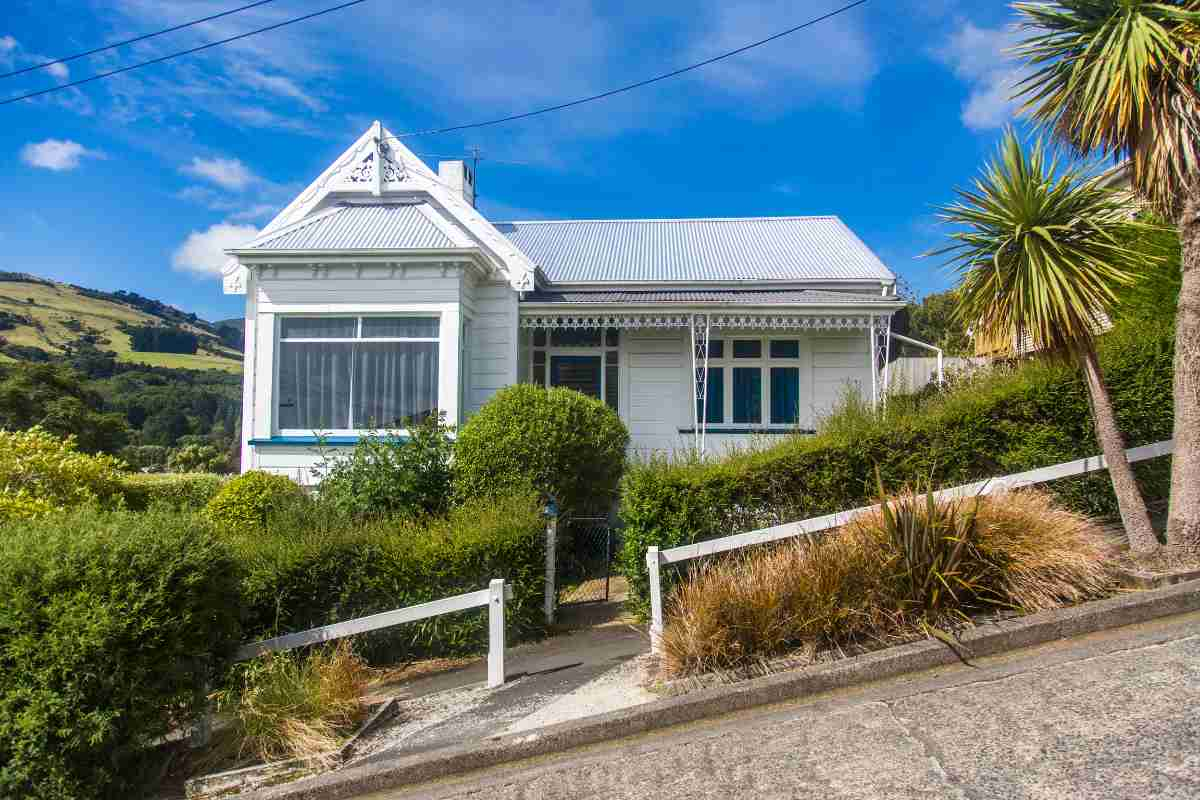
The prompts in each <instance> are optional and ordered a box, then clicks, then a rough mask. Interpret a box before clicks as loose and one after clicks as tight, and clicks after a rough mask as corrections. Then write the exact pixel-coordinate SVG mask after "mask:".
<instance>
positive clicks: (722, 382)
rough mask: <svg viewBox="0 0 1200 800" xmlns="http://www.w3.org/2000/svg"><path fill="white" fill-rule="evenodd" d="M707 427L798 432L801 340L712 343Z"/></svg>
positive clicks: (704, 415) (702, 411) (703, 413)
mask: <svg viewBox="0 0 1200 800" xmlns="http://www.w3.org/2000/svg"><path fill="white" fill-rule="evenodd" d="M696 415H697V418H700V419H703V420H704V422H705V423H706V424H707V425H717V426H720V425H728V426H733V427H746V426H749V427H755V428H758V427H768V426H794V425H796V424H797V422H799V419H800V340H799V339H760V338H749V337H730V338H728V339H714V340H712V341H710V342H709V343H708V383H707V391H706V397H705V402H704V407H703V408H701V407H700V403H699V401H697V407H696Z"/></svg>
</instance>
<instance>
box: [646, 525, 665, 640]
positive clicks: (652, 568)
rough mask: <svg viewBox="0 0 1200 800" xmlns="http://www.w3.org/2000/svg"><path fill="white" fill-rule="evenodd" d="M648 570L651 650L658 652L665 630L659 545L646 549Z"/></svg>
mask: <svg viewBox="0 0 1200 800" xmlns="http://www.w3.org/2000/svg"><path fill="white" fill-rule="evenodd" d="M646 572H647V573H648V574H649V578H650V652H651V653H657V652H659V651H660V650H661V649H662V632H663V603H662V576H661V575H659V557H658V548H657V547H649V548H647V549H646Z"/></svg>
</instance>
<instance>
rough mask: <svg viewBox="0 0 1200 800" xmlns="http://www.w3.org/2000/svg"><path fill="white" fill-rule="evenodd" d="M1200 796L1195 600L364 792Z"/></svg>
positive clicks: (389, 795)
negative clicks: (1156, 617)
mask: <svg viewBox="0 0 1200 800" xmlns="http://www.w3.org/2000/svg"><path fill="white" fill-rule="evenodd" d="M727 797H729V798H821V800H830V799H831V798H873V799H874V798H880V799H881V800H882V799H885V798H886V799H887V800H892V799H893V798H896V799H899V798H942V797H945V798H970V799H971V800H975V799H976V798H1003V799H1004V800H1020V799H1022V798H1031V799H1032V798H1036V799H1037V800H1054V799H1055V798H1070V800H1086V799H1087V798H1103V799H1104V800H1114V799H1117V798H1137V799H1138V800H1151V799H1153V800H1164V799H1165V798H1200V614H1190V615H1186V616H1180V617H1174V618H1171V619H1168V620H1165V621H1159V622H1155V623H1147V624H1144V625H1138V626H1131V627H1128V628H1122V629H1119V630H1117V631H1108V632H1105V633H1100V634H1093V635H1092V636H1088V637H1083V638H1080V639H1074V640H1070V641H1067V642H1058V643H1053V644H1049V645H1044V646H1042V647H1038V648H1034V649H1030V650H1025V651H1019V652H1018V653H1015V654H1009V655H1006V656H999V657H995V658H990V659H985V660H981V661H979V662H978V663H976V664H974V665H973V666H966V665H955V666H953V667H946V668H941V669H938V670H932V671H929V672H924V673H920V674H918V675H913V676H908V677H905V678H899V679H894V680H890V681H884V682H880V683H876V684H870V685H868V686H866V687H859V688H857V689H854V690H847V691H843V692H838V693H833V694H827V695H821V696H819V697H814V698H808V699H805V700H800V701H795V702H792V703H786V704H781V705H775V706H768V707H763V708H760V709H752V710H750V711H745V712H741V713H738V714H733V715H729V716H725V717H719V718H715V719H710V720H705V721H702V722H696V723H692V724H689V725H686V726H680V727H677V728H671V729H667V730H663V731H658V732H655V733H651V734H645V735H641V736H637V737H632V738H628V739H621V740H615V741H611V742H606V743H603V744H598V745H594V746H591V747H588V748H581V749H577V750H573V751H569V752H566V753H560V754H557V755H551V756H546V757H543V758H539V759H530V760H528V761H524V762H518V763H516V764H512V765H507V766H502V767H497V768H494V769H490V770H483V771H479V772H475V773H469V774H467V775H462V776H457V777H450V778H446V779H444V780H442V781H439V782H436V783H431V784H422V785H420V786H410V787H405V788H401V789H394V790H391V791H387V792H381V793H378V794H374V795H371V800H385V798H386V800H400V799H401V798H421V799H422V800H433V799H434V798H438V799H439V800H441V799H443V798H488V800H493V799H494V800H507V799H508V798H513V799H514V800H515V799H516V798H522V799H523V800H524V799H528V800H542V798H548V799H553V798H563V799H564V800H566V799H567V798H570V799H571V800H584V799H585V798H604V799H605V800H625V799H626V798H628V799H630V800H632V799H633V798H638V799H639V800H640V799H641V798H653V800H669V799H670V798H688V799H689V800H691V799H692V798H727Z"/></svg>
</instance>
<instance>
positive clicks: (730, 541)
mask: <svg viewBox="0 0 1200 800" xmlns="http://www.w3.org/2000/svg"><path fill="white" fill-rule="evenodd" d="M1174 448H1175V443H1174V440H1171V439H1168V440H1167V441H1165V442H1156V443H1154V444H1147V445H1143V446H1141V447H1134V448H1132V449H1130V450H1126V451H1125V453H1126V455H1127V456H1128V457H1129V461H1130V463H1135V462H1138V461H1146V460H1149V459H1151V458H1158V457H1159V456H1167V455H1170V454H1171V453H1172V452H1173V450H1174ZM1107 468H1108V462H1107V461H1105V459H1104V456H1102V455H1099V456H1091V457H1089V458H1080V459H1077V460H1075V461H1067V462H1065V463H1062V464H1054V465H1053V466H1049V467H1039V468H1038V469H1031V470H1029V471H1028V472H1018V473H1016V474H1013V475H1004V476H1002V477H998V478H987V479H986V480H982V481H976V482H975V483H968V484H964V485H962V486H953V487H950V488H948V489H941V490H939V491H937V492H934V497H936V498H937V499H939V500H950V499H954V498H962V497H975V496H977V495H987V494H997V493H999V492H1003V491H1007V490H1009V489H1019V488H1021V487H1023V486H1033V485H1036V484H1039V483H1046V482H1048V481H1055V480H1059V479H1062V478H1074V477H1078V476H1080V475H1087V474H1088V473H1090V472H1098V471H1100V470H1103V469H1107ZM878 508H879V506H878V505H873V506H863V507H861V508H854V509H850V510H849V511H838V512H835V513H833V514H826V515H824V516H821V517H813V518H811V519H806V520H801V521H799V522H788V523H785V524H783V525H774V526H772V527H770V528H761V529H759V530H756V531H748V532H746V533H738V534H734V535H733V536H725V537H722V538H720V539H709V540H708V541H705V542H696V543H695V544H685V545H680V546H679V547H671V548H668V549H666V550H659V549H658V548H657V547H650V548H647V550H646V568H647V570H648V571H649V578H650V643H651V649H652V650H654V651H657V650H658V649H659V637H660V636H661V635H662V630H663V602H662V574H661V573H662V567H663V566H666V565H668V564H678V563H681V562H684V561H691V560H692V559H696V558H703V557H705V556H712V555H716V554H718V553H728V552H730V551H733V550H740V549H742V548H743V547H753V546H754V545H760V544H769V543H771V542H776V541H780V540H782V539H791V538H794V537H796V536H808V535H811V534H814V533H820V532H822V531H827V530H830V529H832V528H840V527H841V526H842V525H845V524H846V523H847V522H849V521H850V520H851V519H852V518H853V517H855V516H856V515H858V514H862V513H864V512H868V511H875V510H877V509H878Z"/></svg>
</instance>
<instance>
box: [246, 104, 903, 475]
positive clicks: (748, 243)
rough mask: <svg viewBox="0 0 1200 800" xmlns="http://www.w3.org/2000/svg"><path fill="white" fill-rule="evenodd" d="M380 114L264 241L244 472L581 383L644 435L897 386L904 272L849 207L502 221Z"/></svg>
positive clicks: (250, 348)
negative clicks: (513, 391)
mask: <svg viewBox="0 0 1200 800" xmlns="http://www.w3.org/2000/svg"><path fill="white" fill-rule="evenodd" d="M473 180H474V176H473V175H472V173H471V171H470V169H469V168H468V167H467V166H466V165H464V164H463V163H462V162H458V161H452V162H444V161H443V162H441V164H440V165H439V171H438V172H437V173H435V172H433V171H432V170H431V169H430V168H429V167H428V166H426V165H425V164H424V163H423V162H422V161H421V160H420V159H419V158H417V157H416V156H415V155H414V154H413V153H412V152H411V151H409V150H408V149H407V148H406V147H405V146H404V145H403V144H402V143H401V142H400V141H399V140H398V139H396V138H395V137H394V136H393V135H392V134H390V133H389V132H388V131H387V129H385V128H384V127H383V126H382V125H380V124H379V123H375V124H373V125H372V126H371V128H370V129H368V130H367V131H366V133H364V134H363V135H362V136H361V137H360V138H359V140H358V141H356V142H355V143H354V144H353V145H352V146H351V147H350V148H349V149H348V150H347V151H346V152H345V153H344V154H342V156H341V157H340V158H338V159H337V160H336V161H335V162H334V163H333V164H332V165H331V166H330V167H329V168H328V169H326V170H325V171H324V172H323V173H322V174H321V175H320V177H318V178H317V179H316V180H315V181H313V183H312V184H311V185H310V186H309V187H308V188H307V189H305V190H304V191H303V192H302V193H301V194H300V195H299V196H298V197H297V198H296V199H295V200H293V201H292V203H291V204H290V205H289V206H287V208H285V209H284V210H283V211H282V212H280V214H279V215H278V216H277V217H276V218H275V219H274V220H273V221H272V222H271V223H270V224H269V225H267V227H266V228H265V229H264V230H263V232H262V233H261V234H259V236H258V237H257V238H256V239H255V240H254V241H252V242H249V243H247V244H246V245H245V246H243V247H240V248H236V249H232V250H230V251H228V252H229V255H230V256H231V257H232V260H231V261H230V263H229V265H228V266H227V267H226V271H225V276H224V288H225V291H226V292H227V293H231V294H245V295H246V358H245V365H246V366H245V390H244V401H243V432H244V441H243V447H242V469H243V470H248V469H265V470H270V471H275V472H281V473H285V474H289V475H292V476H296V477H301V476H303V475H307V474H308V472H309V469H308V468H309V467H311V466H313V465H314V463H316V461H317V460H318V455H317V452H316V451H315V449H314V445H315V444H316V443H317V442H318V439H319V440H320V441H323V442H325V443H326V444H327V445H330V446H346V445H351V444H353V443H354V442H355V441H357V438H358V437H359V436H361V435H363V434H364V433H365V432H368V431H379V430H395V429H396V428H397V426H399V425H400V423H401V421H402V420H404V419H406V418H409V417H413V416H420V415H423V414H426V413H429V412H431V411H434V410H435V409H436V410H440V411H442V412H444V413H445V416H446V420H447V422H448V423H449V424H451V425H460V424H462V423H463V422H465V421H466V419H467V418H468V417H469V416H470V415H471V414H472V413H473V412H474V411H476V410H478V409H479V407H480V406H481V405H483V403H485V402H486V401H487V400H488V398H489V397H491V396H492V395H493V394H494V393H495V392H496V391H497V390H499V389H501V388H502V387H504V386H508V385H510V384H513V383H519V382H531V383H536V384H544V385H547V386H566V387H570V388H572V389H577V390H579V391H581V392H583V393H585V394H589V395H591V396H592V397H596V398H598V399H600V400H603V401H604V402H605V403H607V404H609V405H610V406H612V407H613V408H614V409H616V410H617V412H618V413H619V414H620V416H621V419H622V420H624V422H625V424H626V425H627V426H628V428H629V432H630V434H631V436H632V443H631V447H632V449H633V450H635V451H639V452H654V451H658V452H670V451H674V450H679V449H684V448H693V447H701V448H703V449H707V450H709V451H712V450H723V449H724V448H725V446H726V445H728V444H737V443H739V442H745V441H746V440H747V439H748V438H749V437H751V436H755V435H763V434H766V435H770V434H776V433H786V432H792V431H796V430H808V429H811V428H812V427H813V425H814V420H815V418H816V417H817V416H818V415H819V414H821V413H822V412H823V411H825V410H827V409H829V408H830V406H831V405H833V404H834V403H835V402H836V401H837V400H838V398H839V396H840V395H841V394H842V393H843V392H845V391H846V389H847V387H854V388H856V389H857V390H858V391H861V392H862V393H863V394H864V396H865V397H868V398H871V399H875V400H877V399H878V397H879V395H880V391H881V387H882V386H886V385H887V383H886V380H887V378H886V374H885V373H886V369H887V362H888V352H889V342H890V339H891V336H890V328H891V320H892V315H893V314H894V313H895V312H896V311H897V310H898V309H900V308H901V307H902V305H903V303H902V302H901V301H900V300H899V299H898V298H897V297H896V294H895V286H896V276H895V275H894V274H893V273H892V272H891V271H890V270H889V269H888V268H887V267H886V266H884V264H883V263H882V262H881V261H880V260H879V259H878V258H877V257H876V256H875V254H874V253H872V252H871V251H870V250H869V249H868V248H867V247H866V245H864V244H863V243H862V242H861V241H860V240H859V239H858V237H856V236H855V235H854V234H853V233H852V232H851V231H850V230H849V229H848V228H847V227H846V226H845V225H844V224H842V222H841V221H840V220H838V219H837V218H836V217H827V216H826V217H777V218H775V217H773V218H757V219H646V220H579V221H569V220H568V221H555V222H492V221H489V220H487V219H485V218H484V217H483V216H482V215H481V214H480V213H479V212H478V211H476V210H475V207H474V187H473Z"/></svg>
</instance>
